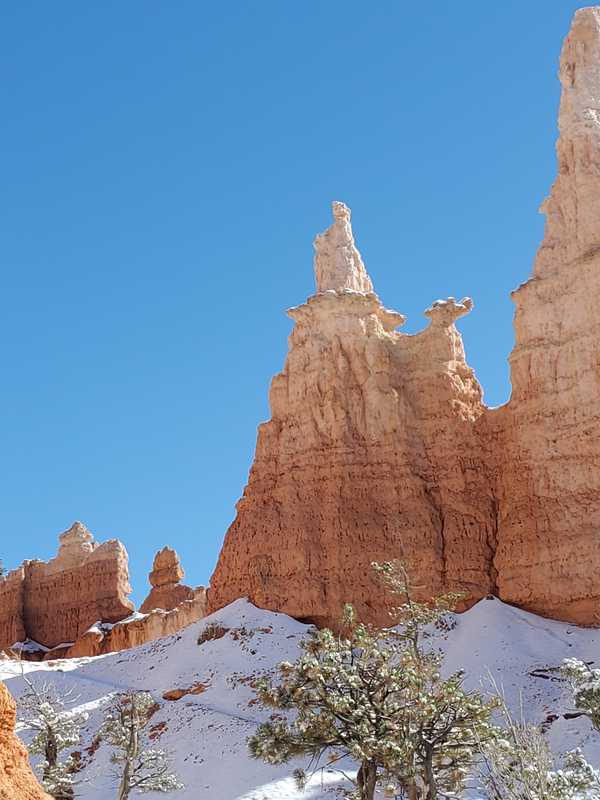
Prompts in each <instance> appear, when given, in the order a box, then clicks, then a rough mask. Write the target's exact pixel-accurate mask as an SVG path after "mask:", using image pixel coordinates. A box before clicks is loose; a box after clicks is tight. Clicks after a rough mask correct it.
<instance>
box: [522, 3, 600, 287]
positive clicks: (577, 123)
mask: <svg viewBox="0 0 600 800" xmlns="http://www.w3.org/2000/svg"><path fill="white" fill-rule="evenodd" d="M559 76H560V82H561V87H562V92H561V98H560V112H559V118H558V127H559V132H560V136H559V139H558V143H557V145H556V153H557V157H558V176H557V178H556V180H555V181H554V185H553V186H552V190H551V192H550V196H549V197H548V198H546V200H544V202H543V203H542V206H541V208H540V210H541V211H542V212H543V213H544V214H545V215H546V228H545V231H544V241H543V242H542V245H541V247H540V249H539V250H538V255H537V258H536V264H535V268H534V274H535V276H536V277H538V278H539V277H546V276H548V275H552V274H555V273H557V272H558V271H559V270H560V269H563V268H569V267H570V266H572V265H574V264H576V263H579V262H580V261H581V260H582V259H583V260H585V259H587V258H589V257H594V256H596V254H597V252H598V250H599V248H600V224H599V222H598V220H599V219H600V7H599V6H593V7H589V8H582V9H580V10H579V11H577V12H576V13H575V16H574V17H573V23H572V25H571V30H570V31H569V33H568V35H567V37H566V39H565V41H564V44H563V48H562V51H561V55H560V69H559Z"/></svg>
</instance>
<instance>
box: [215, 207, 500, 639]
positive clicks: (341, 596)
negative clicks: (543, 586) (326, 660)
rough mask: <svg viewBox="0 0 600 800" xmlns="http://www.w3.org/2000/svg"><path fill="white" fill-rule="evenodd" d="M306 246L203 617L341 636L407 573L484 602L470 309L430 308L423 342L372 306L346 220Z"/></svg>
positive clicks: (487, 562) (375, 610)
mask: <svg viewBox="0 0 600 800" xmlns="http://www.w3.org/2000/svg"><path fill="white" fill-rule="evenodd" d="M333 214H334V223H333V225H332V227H331V228H330V229H329V230H328V231H327V232H326V233H325V234H323V235H321V236H318V237H317V239H316V240H315V250H316V255H315V275H316V282H317V293H316V294H315V295H313V296H312V297H311V298H309V299H308V301H307V302H306V303H305V304H304V305H302V306H299V307H297V308H292V309H290V311H289V312H288V313H289V315H290V316H291V317H292V319H293V320H294V321H295V327H294V330H293V332H292V334H291V336H290V351H289V354H288V357H287V360H286V364H285V367H284V370H283V372H282V373H281V374H280V375H278V376H277V377H275V379H274V380H273V383H272V385H271V391H270V404H271V413H272V418H271V420H270V421H269V422H267V423H265V424H263V425H261V426H260V427H259V432H258V441H257V447H256V457H255V461H254V464H253V466H252V470H251V473H250V478H249V482H248V485H247V487H246V489H245V491H244V496H243V497H242V499H241V500H240V501H239V503H238V506H237V510H238V514H237V518H236V520H235V521H234V523H233V525H232V527H231V528H230V530H229V532H228V533H227V536H226V539H225V543H224V546H223V550H222V553H221V556H220V559H219V563H218V566H217V569H216V572H215V574H214V575H213V578H212V580H211V587H210V593H209V605H210V608H211V609H216V608H218V607H220V606H222V605H225V604H227V603H229V602H230V601H232V600H234V599H235V598H236V597H239V596H241V595H247V596H248V597H249V598H250V599H251V600H252V601H253V602H255V603H257V604H258V605H260V606H264V607H267V608H272V609H277V610H279V611H283V612H285V613H288V614H290V615H292V616H295V617H298V618H301V619H309V620H311V621H315V622H318V623H329V624H331V623H335V621H337V619H338V618H339V614H340V610H341V607H342V605H343V603H344V602H347V601H352V602H353V603H354V604H355V605H356V607H357V609H358V611H359V613H360V614H361V615H362V616H363V617H367V618H370V619H373V618H377V619H379V620H386V619H387V612H386V598H385V594H384V592H382V590H381V587H380V586H379V585H377V584H376V583H374V581H373V579H372V570H371V569H370V563H371V562H372V561H373V560H383V559H388V558H391V557H399V558H402V559H403V560H404V561H405V562H406V564H407V566H408V568H409V570H410V571H411V572H413V573H414V574H418V576H419V579H420V582H421V583H423V584H424V585H426V586H427V590H428V591H429V592H431V591H439V590H442V589H444V588H448V587H452V588H455V587H459V586H460V587H468V588H469V590H470V591H471V592H472V593H473V594H474V595H477V596H481V595H482V594H486V593H488V592H489V591H491V590H492V589H493V580H492V579H491V577H490V576H491V574H492V572H493V569H492V565H491V562H492V558H493V553H494V546H495V545H494V536H495V517H494V500H493V497H492V493H491V490H490V488H489V480H488V470H487V466H486V464H485V463H484V461H483V457H482V454H481V452H480V450H481V448H480V447H479V446H478V443H477V438H476V432H475V428H474V423H475V421H476V420H477V419H478V418H479V417H480V416H481V415H482V414H483V412H484V406H483V404H482V401H481V389H480V386H479V384H478V383H477V380H476V379H475V377H474V375H473V371H472V370H471V368H470V367H469V366H468V365H467V363H466V360H465V354H464V349H463V346H462V341H461V337H460V334H459V333H458V331H457V329H456V327H455V321H456V320H457V319H458V318H459V317H461V316H463V315H464V314H467V313H468V312H469V311H470V310H471V308H472V302H471V301H470V300H469V299H468V298H464V299H463V300H461V301H460V302H457V301H456V300H454V298H448V299H447V300H443V301H442V300H440V301H436V302H435V303H433V304H432V306H431V307H430V308H429V309H427V311H426V312H425V313H426V315H427V316H428V317H429V320H430V323H429V327H428V328H427V329H426V330H425V331H423V332H422V333H420V334H418V335H416V336H409V335H406V334H403V333H400V332H397V331H396V330H395V329H396V328H397V327H398V326H399V325H401V324H402V323H403V321H404V318H403V317H402V315H401V314H399V313H397V312H395V311H390V310H388V309H386V308H385V307H384V306H383V305H382V303H381V302H380V300H379V298H378V297H377V295H376V294H375V293H374V292H373V288H372V284H371V281H370V279H369V277H368V275H367V273H366V271H365V268H364V265H363V263H362V259H361V257H360V255H359V253H358V251H357V249H356V246H355V243H354V239H353V235H352V230H351V227H350V211H349V210H348V209H347V208H346V207H345V206H344V205H343V204H342V203H334V204H333Z"/></svg>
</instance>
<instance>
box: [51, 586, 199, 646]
mask: <svg viewBox="0 0 600 800" xmlns="http://www.w3.org/2000/svg"><path fill="white" fill-rule="evenodd" d="M192 592H193V597H192V598H191V599H189V600H183V601H182V602H181V603H179V605H178V606H176V607H175V608H174V609H172V610H171V611H163V609H161V608H157V609H154V610H153V611H150V613H148V614H144V615H139V616H135V617H134V618H132V619H131V620H125V621H123V622H117V623H116V624H115V625H94V626H92V627H91V628H90V629H89V630H88V631H86V632H85V633H84V634H83V636H81V637H80V638H79V639H78V640H77V641H76V642H75V644H74V645H72V646H71V647H70V648H68V649H67V650H66V651H65V652H64V653H63V654H62V655H61V657H63V658H81V657H82V656H99V655H104V654H105V653H115V652H118V651H119V650H129V648H130V647H138V646H139V645H142V644H146V642H152V641H154V640H155V639H161V638H162V637H163V636H170V635H171V634H173V633H177V631H180V630H181V629H182V628H185V627H187V626H188V625H191V624H192V622H197V621H198V620H199V619H202V618H203V617H204V616H206V589H204V587H202V586H199V587H198V588H197V589H192ZM48 655H49V656H50V657H52V656H51V654H48ZM54 657H57V656H54Z"/></svg>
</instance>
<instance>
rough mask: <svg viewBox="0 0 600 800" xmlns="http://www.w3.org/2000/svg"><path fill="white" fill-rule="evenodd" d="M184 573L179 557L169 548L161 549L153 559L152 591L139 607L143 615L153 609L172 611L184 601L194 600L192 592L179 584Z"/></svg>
mask: <svg viewBox="0 0 600 800" xmlns="http://www.w3.org/2000/svg"><path fill="white" fill-rule="evenodd" d="M183 576H184V571H183V567H182V566H181V563H180V561H179V556H178V555H177V553H176V552H175V550H173V549H172V548H171V547H163V549H162V550H159V551H158V553H157V554H156V556H155V557H154V565H153V567H152V572H151V573H150V585H151V586H152V589H151V591H150V594H149V595H148V597H147V598H146V599H145V600H144V602H143V603H142V605H141V606H140V611H141V612H142V613H143V614H146V613H148V612H149V611H152V610H153V609H155V608H162V609H163V611H172V609H174V608H176V607H177V606H178V605H179V604H180V603H183V602H184V600H192V599H193V598H194V590H193V589H192V588H191V587H190V586H185V585H184V584H182V583H181V580H182V579H183Z"/></svg>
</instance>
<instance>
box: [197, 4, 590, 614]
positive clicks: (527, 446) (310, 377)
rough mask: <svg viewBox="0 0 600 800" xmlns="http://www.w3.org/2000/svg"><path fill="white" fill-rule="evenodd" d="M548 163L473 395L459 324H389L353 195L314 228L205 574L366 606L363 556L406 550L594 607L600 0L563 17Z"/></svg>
mask: <svg viewBox="0 0 600 800" xmlns="http://www.w3.org/2000/svg"><path fill="white" fill-rule="evenodd" d="M560 80H561V84H562V98H561V104H560V119H559V127H560V138H559V140H558V146H557V151H558V168H559V174H558V177H557V179H556V181H555V183H554V186H553V187H552V191H551V194H550V197H549V198H548V199H547V200H546V201H545V202H544V204H543V205H542V211H543V212H544V213H545V214H546V217H547V221H546V231H545V236H544V241H543V243H542V245H541V247H540V249H539V252H538V255H537V258H536V262H535V267H534V271H533V276H532V277H531V279H530V280H528V281H527V282H526V283H525V284H523V285H522V286H521V287H519V289H518V290H517V291H516V292H515V293H514V294H513V297H514V300H515V304H516V315H515V334H516V343H515V347H514V350H513V352H512V355H511V357H510V363H511V376H512V386H513V390H512V396H511V399H510V401H509V403H507V404H506V405H505V406H504V407H502V408H501V409H498V410H488V409H487V408H486V407H485V406H484V405H483V403H482V398H481V390H480V387H479V384H478V382H477V380H476V378H475V376H474V374H473V372H472V370H471V369H470V367H469V366H468V364H467V363H466V360H465V353H464V349H463V345H462V340H461V336H460V334H459V332H458V331H457V329H456V327H455V324H454V323H455V321H456V319H458V318H459V317H460V316H462V315H463V314H466V313H468V312H469V311H470V310H471V308H472V303H471V301H470V300H469V299H468V298H465V299H463V300H461V301H460V302H457V301H456V300H454V299H453V298H448V299H447V300H443V301H436V302H434V303H433V304H432V306H431V307H430V308H429V309H428V310H427V311H426V312H425V313H426V315H427V316H428V317H429V318H430V324H429V327H428V328H426V329H425V330H424V331H423V332H421V333H419V334H416V335H414V336H407V335H405V334H403V333H401V332H398V331H396V328H397V327H398V326H399V325H401V324H402V321H403V318H402V316H401V315H400V314H398V313H396V312H394V311H389V310H387V309H386V308H384V306H383V305H382V304H381V302H380V300H379V298H378V297H377V295H376V294H375V293H374V290H373V285H372V282H371V280H370V278H369V276H368V274H367V272H366V270H365V267H364V264H363V261H362V259H361V256H360V254H359V252H358V250H357V248H356V245H355V242H354V237H353V233H352V228H351V224H350V211H349V209H348V208H346V206H344V205H343V203H334V205H333V215H334V223H333V225H332V226H331V227H330V228H329V229H328V230H327V231H326V232H325V233H324V234H322V235H321V236H318V237H317V239H316V241H315V249H316V256H315V265H314V266H315V275H316V283H317V292H316V294H314V295H313V296H312V297H310V298H309V299H308V301H307V302H306V303H305V304H304V305H301V306H298V307H297V308H293V309H290V311H289V312H288V313H289V315H290V316H291V317H292V319H293V320H294V321H295V327H294V330H293V331H292V334H291V336H290V349H289V353H288V357H287V360H286V364H285V367H284V369H283V372H282V373H281V374H279V375H277V376H276V377H275V378H274V380H273V382H272V385H271V391H270V404H271V419H270V420H269V421H268V422H266V423H264V424H262V425H260V426H259V431H258V441H257V446H256V455H255V459H254V463H253V465H252V469H251V471H250V477H249V481H248V485H247V486H246V488H245V491H244V494H243V497H242V498H241V500H240V501H239V503H238V506H237V517H236V519H235V521H234V523H233V524H232V526H231V528H230V529H229V531H228V533H227V536H226V538H225V542H224V545H223V549H222V552H221V555H220V558H219V562H218V565H217V568H216V571H215V574H214V575H213V578H212V581H211V587H210V591H209V607H210V610H215V609H217V608H219V607H221V606H223V605H225V604H226V603H229V602H230V601H232V600H234V599H235V598H237V597H240V596H244V595H246V596H248V597H249V598H250V599H251V600H252V601H253V602H255V603H257V604H258V605H260V606H263V607H265V608H269V609H273V610H277V611H284V612H286V613H288V614H291V615H293V616H295V617H298V618H301V619H310V620H314V621H316V622H319V623H335V622H336V621H337V619H338V618H339V614H340V610H341V607H342V605H343V603H344V602H348V601H350V602H353V603H354V604H355V605H356V606H357V609H358V612H359V614H360V615H361V616H362V618H363V619H366V620H381V619H382V615H383V614H385V609H384V598H383V596H382V593H381V591H380V589H379V587H378V586H377V585H375V584H374V583H373V579H372V576H371V570H370V563H371V562H372V561H374V560H382V559H392V558H399V559H402V560H403V561H404V562H405V563H406V565H407V567H408V569H409V571H410V572H411V574H412V575H413V577H414V582H415V583H416V584H417V585H420V586H422V587H423V591H424V593H425V594H427V595H431V594H433V593H435V592H439V591H441V590H450V589H459V590H463V591H466V592H467V593H468V594H469V595H470V598H471V600H472V601H474V600H477V599H478V598H480V597H481V596H482V595H484V594H487V593H490V592H493V593H496V594H499V596H500V597H501V598H503V599H505V600H508V601H509V602H511V603H515V604H518V605H520V606H522V607H524V608H527V609H529V610H532V611H535V612H537V613H540V614H544V615H548V616H553V617H558V618H561V619H565V620H569V621H574V622H579V623H586V624H590V623H597V621H598V617H597V614H598V611H597V609H598V603H599V600H600V578H599V577H598V575H599V574H600V564H599V561H598V541H599V532H600V311H599V309H600V9H598V8H585V9H582V10H580V11H578V12H577V13H576V15H575V18H574V22H573V26H572V29H571V31H570V33H569V35H568V36H567V39H566V41H565V44H564V47H563V51H562V55H561V60H560Z"/></svg>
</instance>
